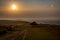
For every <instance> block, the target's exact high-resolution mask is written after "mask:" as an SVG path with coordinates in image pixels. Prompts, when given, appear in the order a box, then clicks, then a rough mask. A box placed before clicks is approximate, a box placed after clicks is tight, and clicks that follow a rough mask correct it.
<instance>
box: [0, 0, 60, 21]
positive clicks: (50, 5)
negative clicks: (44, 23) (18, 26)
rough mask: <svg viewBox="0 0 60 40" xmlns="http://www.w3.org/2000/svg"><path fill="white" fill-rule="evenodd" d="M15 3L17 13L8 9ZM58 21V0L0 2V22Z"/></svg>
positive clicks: (59, 5) (8, 0)
mask: <svg viewBox="0 0 60 40" xmlns="http://www.w3.org/2000/svg"><path fill="white" fill-rule="evenodd" d="M13 3H15V4H16V5H17V6H18V10H17V11H12V9H10V7H11V5H12V4H13ZM5 19H6V20H60V0H0V20H5Z"/></svg>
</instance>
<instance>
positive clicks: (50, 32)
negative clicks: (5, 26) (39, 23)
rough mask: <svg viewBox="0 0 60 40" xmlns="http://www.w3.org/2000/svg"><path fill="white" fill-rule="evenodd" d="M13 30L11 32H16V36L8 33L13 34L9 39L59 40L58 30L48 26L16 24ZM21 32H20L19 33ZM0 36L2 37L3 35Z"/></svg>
mask: <svg viewBox="0 0 60 40" xmlns="http://www.w3.org/2000/svg"><path fill="white" fill-rule="evenodd" d="M24 30H27V31H24ZM15 31H16V32H15ZM15 31H12V32H15V33H14V34H16V36H14V34H8V35H12V36H13V38H12V37H10V40H12V39H13V40H59V39H60V36H59V35H60V34H59V32H58V31H56V30H55V29H53V28H50V27H32V26H31V25H28V26H27V25H21V26H16V27H15ZM22 31H23V32H22ZM21 32H22V34H20V33H21ZM25 33H26V34H25ZM5 36H7V35H5ZM1 38H2V39H3V37H1ZM11 38H12V39H11ZM5 40H7V39H5Z"/></svg>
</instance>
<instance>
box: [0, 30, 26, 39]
mask: <svg viewBox="0 0 60 40" xmlns="http://www.w3.org/2000/svg"><path fill="white" fill-rule="evenodd" d="M26 31H27V30H26V29H25V30H23V31H14V32H12V34H10V35H5V36H3V37H0V40H15V39H17V37H18V36H19V35H21V34H24V35H23V39H22V40H25V37H26Z"/></svg>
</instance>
